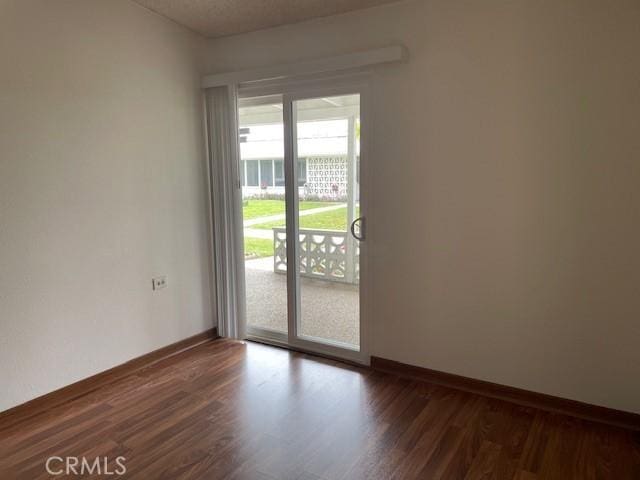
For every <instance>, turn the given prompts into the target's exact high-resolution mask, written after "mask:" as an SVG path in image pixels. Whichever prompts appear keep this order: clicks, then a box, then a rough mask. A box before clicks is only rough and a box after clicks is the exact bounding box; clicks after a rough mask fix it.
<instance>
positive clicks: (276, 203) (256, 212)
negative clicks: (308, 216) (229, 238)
mask: <svg viewBox="0 0 640 480" xmlns="http://www.w3.org/2000/svg"><path fill="white" fill-rule="evenodd" d="M242 203H243V205H242V214H243V217H244V220H251V219H254V218H258V217H266V216H269V215H278V214H279V213H284V200H260V199H257V198H252V199H249V200H245V201H244V202H242ZM329 205H333V203H332V202H307V201H302V202H300V210H308V209H309V208H319V207H327V206H329Z"/></svg>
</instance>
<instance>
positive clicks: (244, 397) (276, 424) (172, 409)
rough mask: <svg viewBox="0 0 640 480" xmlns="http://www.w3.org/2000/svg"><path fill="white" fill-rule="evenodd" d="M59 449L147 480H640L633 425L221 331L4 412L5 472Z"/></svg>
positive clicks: (18, 478) (0, 470)
mask: <svg viewBox="0 0 640 480" xmlns="http://www.w3.org/2000/svg"><path fill="white" fill-rule="evenodd" d="M52 455H56V456H62V457H65V456H85V457H87V458H88V459H89V460H93V459H95V458H97V457H103V456H106V457H107V459H108V462H109V463H108V464H109V465H110V467H111V468H112V469H113V468H115V459H116V457H118V456H120V455H122V456H124V457H126V462H125V465H126V467H127V472H126V474H125V475H123V476H110V478H131V479H143V480H156V479H167V480H193V479H206V480H211V479H214V480H215V479H236V480H244V479H249V480H288V479H290V480H338V479H346V480H352V479H354V480H358V479H363V480H364V479H366V480H372V479H384V480H388V479H398V480H405V479H408V480H410V479H429V480H431V479H443V480H464V479H466V480H476V479H496V480H502V479H504V480H555V479H558V480H571V479H579V480H608V479H611V480H638V479H640V436H639V435H638V434H637V433H632V432H630V431H626V430H622V429H619V428H615V427H609V426H605V425H601V424H594V423H590V422H588V421H584V420H577V419H573V418H569V417H566V416H562V415H558V414H552V413H546V412H543V411H539V410H535V409H532V408H526V407H521V406H517V405H514V404H511V403H509V402H504V401H499V400H494V399H488V398H485V397H481V396H478V395H474V394H471V393H465V392H461V391H457V390H453V389H450V388H446V387H443V386H437V385H430V384H427V383H423V382H418V381H412V380H407V379H402V378H399V377H396V376H394V375H391V374H388V373H381V372H376V371H372V370H370V369H366V368H359V367H354V366H352V365H343V364H340V363H339V362H336V361H334V360H326V359H318V358H316V357H313V356H310V355H305V354H301V353H296V352H290V351H286V350H283V349H280V348H274V347H269V346H265V345H260V344H252V343H245V342H233V341H226V340H216V341H212V342H209V343H207V344H203V345H200V346H198V347H196V348H194V349H192V350H189V351H186V352H183V353H180V354H177V355H175V356H173V357H171V358H168V359H165V360H162V361H159V362H157V363H155V364H154V365H152V366H150V367H147V368H144V369H141V370H138V371H136V372H135V373H134V374H132V375H130V376H128V377H126V378H121V379H118V380H117V381H115V382H113V383H110V384H108V385H105V386H103V387H101V388H99V389H97V390H95V391H92V392H90V393H87V394H86V395H83V396H81V397H79V398H75V399H74V400H72V401H70V402H68V403H66V404H62V405H57V406H55V407H54V408H52V409H51V410H50V411H43V412H41V413H39V414H38V415H34V416H31V417H28V418H25V419H24V420H23V421H20V422H19V423H15V421H14V422H13V423H6V424H4V425H3V424H2V423H1V422H0V479H2V480H5V479H7V480H22V479H25V480H27V479H28V480H34V479H35V480H37V479H46V478H51V476H50V475H48V474H47V472H46V471H45V469H44V465H45V462H46V459H47V457H49V456H52ZM76 478H105V477H104V476H102V477H97V476H95V475H88V474H85V475H78V476H77V477H76Z"/></svg>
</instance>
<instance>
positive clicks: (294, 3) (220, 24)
mask: <svg viewBox="0 0 640 480" xmlns="http://www.w3.org/2000/svg"><path fill="white" fill-rule="evenodd" d="M133 1H135V2H136V3H138V4H140V5H142V6H143V7H146V8H148V9H149V10H152V11H154V12H156V13H159V14H160V15H162V16H164V17H167V18H170V19H171V20H174V21H175V22H177V23H179V24H181V25H184V26H185V27H187V28H189V29H190V30H193V31H195V32H198V33H200V34H202V35H204V36H206V37H211V38H213V37H222V36H225V35H234V34H237V33H244V32H251V31H254V30H260V29H263V28H269V27H275V26H278V25H285V24H288V23H296V22H301V21H304V20H309V19H312V18H317V17H326V16H329V15H335V14H338V13H344V12H349V11H352V10H359V9H362V8H369V7H374V6H376V5H382V4H385V3H392V2H394V1H398V0H133Z"/></svg>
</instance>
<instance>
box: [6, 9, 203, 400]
mask: <svg viewBox="0 0 640 480" xmlns="http://www.w3.org/2000/svg"><path fill="white" fill-rule="evenodd" d="M199 42H200V40H199V39H198V38H197V37H196V36H194V35H193V34H191V33H189V32H187V30H185V29H183V28H181V27H178V26H176V25H175V24H173V23H171V22H169V21H166V20H164V19H162V18H161V17H159V16H157V15H155V14H152V13H150V12H148V11H146V10H144V9H142V8H141V7H139V6H137V5H135V4H133V3H131V2H128V1H125V0H65V1H55V2H53V1H51V0H28V1H25V0H3V1H2V2H1V3H0V410H4V409H6V408H9V407H12V406H14V405H16V404H19V403H22V402H24V401H27V400H29V399H31V398H34V397H36V396H39V395H42V394H44V393H47V392H49V391H51V390H54V389H56V388H59V387H62V386H65V385H67V384H69V383H72V382H74V381H76V380H79V379H82V378H84V377H87V376H89V375H92V374H94V373H97V372H100V371H103V370H105V369H107V368H110V367H112V366H114V365H117V364H120V363H123V362H125V361H127V360H129V359H131V358H133V357H136V356H139V355H142V354H144V353H147V352H149V351H152V350H154V349H156V348H159V347H162V346H165V345H168V344H170V343H173V342H175V341H178V340H181V339H183V338H186V337H189V336H191V335H194V334H196V333H200V332H202V331H205V330H207V329H208V328H211V327H212V324H213V318H212V312H211V306H210V294H209V291H210V281H209V267H208V261H209V253H208V251H209V250H208V236H207V235H208V234H207V232H208V229H207V221H208V220H207V219H208V216H207V210H206V205H207V203H206V202H207V200H206V198H207V196H206V173H205V160H204V153H203V148H202V145H203V139H202V121H201V119H202V110H201V103H200V91H199V77H200V74H199V71H198V68H197V55H196V52H197V49H198V47H199V45H200V43H199ZM159 274H166V275H168V280H169V287H168V288H167V289H165V290H161V291H158V292H156V293H154V292H152V290H151V277H152V276H154V275H159Z"/></svg>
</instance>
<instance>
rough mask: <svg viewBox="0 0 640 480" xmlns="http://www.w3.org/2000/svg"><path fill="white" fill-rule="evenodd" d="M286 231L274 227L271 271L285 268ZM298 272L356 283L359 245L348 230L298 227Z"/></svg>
mask: <svg viewBox="0 0 640 480" xmlns="http://www.w3.org/2000/svg"><path fill="white" fill-rule="evenodd" d="M286 242H287V232H286V229H285V228H283V227H278V228H274V229H273V251H274V255H273V271H274V272H276V273H285V272H286V271H287V245H286ZM299 242H300V243H299V248H298V250H299V259H300V275H303V276H305V277H311V278H317V279H320V280H329V281H333V282H344V283H359V281H360V267H359V265H360V262H359V255H360V247H359V245H358V242H357V241H356V240H355V239H353V237H351V236H350V235H349V234H348V233H347V232H340V231H335V230H311V229H302V228H301V229H300V235H299Z"/></svg>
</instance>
